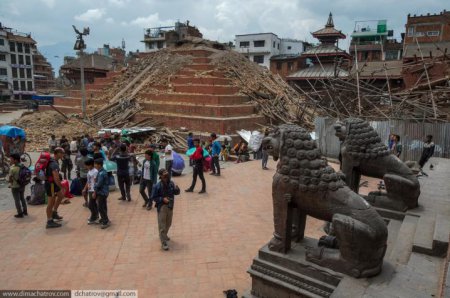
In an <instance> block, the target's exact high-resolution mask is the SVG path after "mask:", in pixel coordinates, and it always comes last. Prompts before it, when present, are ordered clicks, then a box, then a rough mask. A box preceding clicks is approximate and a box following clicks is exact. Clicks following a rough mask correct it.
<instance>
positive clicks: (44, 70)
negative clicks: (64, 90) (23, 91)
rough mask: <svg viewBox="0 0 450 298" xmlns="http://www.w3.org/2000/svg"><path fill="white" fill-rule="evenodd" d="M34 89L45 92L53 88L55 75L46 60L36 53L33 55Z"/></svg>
mask: <svg viewBox="0 0 450 298" xmlns="http://www.w3.org/2000/svg"><path fill="white" fill-rule="evenodd" d="M33 66H34V69H33V73H34V75H33V76H34V88H35V90H36V91H38V92H39V91H41V92H46V91H48V90H50V89H52V88H54V87H55V73H54V71H53V67H52V66H51V65H50V63H48V61H47V59H46V58H45V57H44V56H43V55H42V54H41V53H40V52H39V51H38V50H36V53H35V54H34V55H33Z"/></svg>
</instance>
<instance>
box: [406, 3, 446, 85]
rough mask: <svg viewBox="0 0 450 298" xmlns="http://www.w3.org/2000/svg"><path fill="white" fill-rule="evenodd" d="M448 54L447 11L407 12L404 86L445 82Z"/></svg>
mask: <svg viewBox="0 0 450 298" xmlns="http://www.w3.org/2000/svg"><path fill="white" fill-rule="evenodd" d="M449 54H450V12H448V11H446V10H443V11H442V12H440V13H438V14H426V15H420V16H416V15H414V16H411V15H408V20H407V23H406V34H405V42H404V49H403V69H402V74H403V78H404V83H405V87H406V88H407V89H410V88H412V89H426V88H429V86H430V85H431V86H435V85H440V84H444V83H446V82H447V80H448V76H449V75H450V71H449V65H448V58H447V57H448V55H449ZM425 65H426V72H425ZM426 74H428V76H427V75H426ZM427 77H428V78H429V81H428V78H427Z"/></svg>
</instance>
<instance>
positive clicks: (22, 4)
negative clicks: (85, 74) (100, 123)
mask: <svg viewBox="0 0 450 298" xmlns="http://www.w3.org/2000/svg"><path fill="white" fill-rule="evenodd" d="M443 9H447V10H450V1H449V0H426V1H424V0H397V1H388V0H371V1H360V0H245V1H238V0H0V22H2V23H3V25H4V26H7V27H12V28H14V29H17V30H18V31H21V32H31V34H32V36H33V38H34V39H35V40H36V41H37V43H38V47H39V46H51V45H54V44H57V43H63V42H65V43H72V44H73V43H74V40H75V35H74V32H73V29H72V27H71V25H72V24H74V25H76V26H77V27H79V28H81V27H83V26H89V27H90V28H91V34H90V35H89V36H88V37H87V38H86V43H87V45H88V47H89V48H98V47H101V46H102V45H103V44H104V43H108V44H110V45H111V46H119V45H120V44H121V41H122V38H124V39H125V42H126V50H127V51H130V50H132V51H135V50H136V49H140V50H143V48H144V47H143V44H142V43H141V42H140V41H141V40H142V38H143V34H144V28H148V27H156V26H167V25H173V24H174V22H175V21H176V20H180V21H183V22H184V21H186V20H190V22H191V24H193V25H195V26H197V27H198V28H199V29H200V31H201V32H202V33H203V35H204V37H205V38H208V39H212V40H219V41H221V42H226V41H232V40H234V35H236V34H246V33H258V32H273V33H275V34H277V35H278V36H279V37H289V38H296V39H302V40H306V41H309V42H314V41H315V40H314V39H313V38H312V37H311V35H310V32H312V31H315V30H318V29H320V28H322V27H323V26H324V24H325V22H326V20H327V17H328V13H329V12H330V11H331V12H332V13H333V17H334V23H335V27H336V28H337V29H340V30H342V31H343V32H344V33H345V34H347V35H348V34H350V33H351V32H352V31H353V28H354V26H355V21H357V20H377V19H387V21H388V27H390V28H391V29H394V30H395V35H396V36H398V37H399V36H400V32H404V24H405V22H406V18H407V14H408V13H411V14H426V13H439V12H441V11H442V10H443ZM348 44H349V38H347V39H346V40H345V41H344V42H342V43H341V47H342V48H344V49H347V48H348ZM44 54H45V53H44ZM66 54H68V53H59V55H61V56H63V55H66Z"/></svg>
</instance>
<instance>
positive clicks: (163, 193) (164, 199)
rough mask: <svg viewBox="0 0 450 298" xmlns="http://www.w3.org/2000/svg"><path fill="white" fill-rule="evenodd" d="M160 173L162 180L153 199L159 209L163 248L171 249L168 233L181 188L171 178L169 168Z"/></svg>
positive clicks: (160, 235) (160, 234) (154, 192)
mask: <svg viewBox="0 0 450 298" xmlns="http://www.w3.org/2000/svg"><path fill="white" fill-rule="evenodd" d="M158 174H159V177H160V179H161V181H160V182H158V183H157V184H156V185H155V189H154V191H153V195H152V200H154V201H155V202H156V208H157V210H158V230H159V239H160V240H161V247H162V249H163V250H169V244H168V243H167V242H168V241H169V240H170V238H169V236H167V233H168V232H169V229H170V226H171V225H172V217H173V207H174V203H175V195H179V194H180V189H179V188H178V187H177V186H176V185H175V184H174V183H173V182H172V181H171V180H170V176H169V173H168V172H167V170H165V169H161V170H159V172H158Z"/></svg>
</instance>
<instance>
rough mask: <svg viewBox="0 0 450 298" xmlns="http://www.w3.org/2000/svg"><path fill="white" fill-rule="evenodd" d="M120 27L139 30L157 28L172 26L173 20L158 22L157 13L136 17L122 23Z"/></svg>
mask: <svg viewBox="0 0 450 298" xmlns="http://www.w3.org/2000/svg"><path fill="white" fill-rule="evenodd" d="M121 24H122V25H133V26H138V27H141V28H148V27H158V26H173V25H174V24H175V21H173V20H160V19H159V14H158V13H153V14H150V15H148V16H146V17H137V18H135V19H134V20H131V21H130V22H122V23H121Z"/></svg>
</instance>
